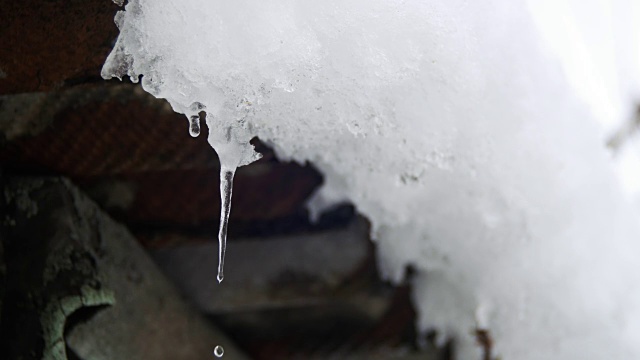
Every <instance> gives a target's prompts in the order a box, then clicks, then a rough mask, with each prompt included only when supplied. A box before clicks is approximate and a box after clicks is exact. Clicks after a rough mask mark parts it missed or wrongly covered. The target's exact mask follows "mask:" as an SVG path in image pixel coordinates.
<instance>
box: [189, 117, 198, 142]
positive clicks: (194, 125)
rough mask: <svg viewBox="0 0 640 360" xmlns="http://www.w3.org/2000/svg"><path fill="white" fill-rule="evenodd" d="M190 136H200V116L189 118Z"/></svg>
mask: <svg viewBox="0 0 640 360" xmlns="http://www.w3.org/2000/svg"><path fill="white" fill-rule="evenodd" d="M189 135H191V136H192V137H197V136H198V135H200V116H199V115H192V116H191V117H190V118H189Z"/></svg>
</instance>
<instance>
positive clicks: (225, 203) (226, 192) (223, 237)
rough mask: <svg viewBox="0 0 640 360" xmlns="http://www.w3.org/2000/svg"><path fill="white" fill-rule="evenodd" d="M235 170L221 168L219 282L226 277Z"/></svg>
mask: <svg viewBox="0 0 640 360" xmlns="http://www.w3.org/2000/svg"><path fill="white" fill-rule="evenodd" d="M235 172H236V170H235V168H234V169H233V170H231V169H229V168H228V167H225V166H222V167H221V169H220V200H221V202H220V204H221V206H220V230H219V231H218V283H221V282H222V280H223V279H224V255H225V253H226V251H227V227H228V225H229V212H230V211H231V193H232V190H233V175H234V174H235Z"/></svg>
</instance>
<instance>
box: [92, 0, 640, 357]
mask: <svg viewBox="0 0 640 360" xmlns="http://www.w3.org/2000/svg"><path fill="white" fill-rule="evenodd" d="M639 12H640V5H639V4H638V2H637V1H635V0H611V1H606V0H589V1H577V0H554V1H551V0H530V1H526V0H489V1H482V2H470V1H465V0H450V1H430V0H429V1H419V0H403V1H400V0H367V1H365V0H325V1H305V0H302V1H292V0H278V1H275V0H261V1H258V0H237V1H233V2H223V1H216V0H154V1H150V0H131V1H129V3H128V4H127V5H126V9H125V11H121V12H119V13H118V15H117V16H116V19H115V20H116V24H117V25H118V27H119V28H120V36H119V38H118V41H117V43H116V45H115V48H114V50H113V51H112V53H111V54H110V55H109V57H108V59H107V61H106V63H105V66H104V68H103V77H105V78H110V77H118V78H121V77H122V76H125V75H128V76H130V78H131V79H132V80H133V81H137V80H138V79H139V77H140V75H142V80H141V82H142V86H143V88H144V89H145V90H146V91H148V92H149V93H151V94H153V95H155V96H156V97H158V98H164V99H167V101H169V103H170V104H171V105H172V107H173V109H174V110H175V111H177V112H180V113H183V114H185V115H186V116H187V119H188V120H189V127H190V132H191V134H192V135H197V133H199V124H196V122H195V121H194V120H193V119H195V118H196V117H197V116H198V114H200V113H201V112H202V111H204V112H205V113H206V123H207V126H208V129H209V134H208V139H209V142H210V144H211V145H212V146H213V147H214V148H215V150H216V152H217V153H218V155H219V157H220V162H221V164H222V171H221V190H224V189H226V188H227V187H228V190H229V192H228V200H230V197H231V191H230V190H231V182H232V179H233V173H234V171H235V169H236V167H238V166H242V165H245V164H248V163H250V162H251V161H253V160H255V159H256V158H257V157H256V154H255V152H254V151H253V148H252V146H251V145H250V144H249V140H250V139H251V138H252V137H253V136H259V137H260V139H262V140H264V141H268V142H270V143H271V144H272V145H273V146H274V148H275V149H276V152H277V154H278V156H280V157H281V158H282V159H294V160H296V161H300V162H304V161H310V162H312V163H313V164H315V165H316V166H317V167H318V168H319V169H320V170H321V171H322V172H323V173H324V175H325V185H324V187H323V189H322V190H321V191H320V192H319V193H318V194H316V196H315V198H314V199H313V200H312V201H311V203H310V204H311V206H312V209H311V210H312V211H315V212H317V211H319V210H320V209H318V206H325V205H326V204H330V203H332V202H333V201H337V200H340V199H349V200H350V201H352V202H353V203H354V204H355V205H356V206H357V208H358V211H360V212H361V213H363V214H364V215H366V216H367V217H368V218H369V219H370V220H371V222H372V225H373V230H372V235H373V237H374V238H375V239H376V242H377V247H378V249H379V253H380V258H379V262H380V266H381V269H382V272H383V274H384V275H385V276H386V277H388V278H389V279H391V280H395V281H397V280H399V279H401V278H402V277H403V276H404V272H405V268H406V266H407V265H412V266H413V268H414V269H416V273H417V275H416V277H415V278H414V279H413V282H414V288H415V291H414V301H415V304H416V307H417V308H418V311H419V321H418V324H417V326H418V327H419V329H421V330H427V329H431V328H435V329H437V330H438V331H439V333H440V334H442V336H455V337H456V338H457V345H458V347H457V354H458V356H459V359H479V358H480V355H481V349H479V348H478V347H477V345H476V344H475V339H474V335H473V332H474V329H478V328H479V329H485V330H487V331H489V332H490V333H491V335H492V337H493V338H494V339H495V354H496V355H499V356H501V358H502V359H505V360H510V359H517V360H532V359H565V360H577V359H640V241H639V239H640V236H639V235H640V229H639V228H640V226H639V225H640V224H639V222H638V215H637V212H636V210H635V208H634V207H633V206H632V204H631V201H630V198H631V195H633V194H636V193H634V186H633V182H634V180H633V179H634V178H633V174H634V171H632V166H635V165H637V164H638V163H637V162H636V163H635V165H633V164H634V162H633V158H634V157H633V156H631V157H630V158H629V156H619V157H618V159H627V160H620V161H618V160H615V161H612V155H611V153H610V152H609V151H608V150H607V149H606V148H605V146H604V144H605V142H606V140H607V139H608V137H609V136H611V134H612V133H613V132H615V129H617V128H619V127H621V126H622V124H623V123H624V122H626V121H630V119H631V118H632V116H633V114H634V111H635V109H634V104H633V102H634V101H640V91H638V90H639V88H640V87H639V85H640V76H639V74H640V42H639V41H640V36H639V34H640V31H639V29H638V27H639V25H637V24H638V23H640V15H639ZM634 19H636V20H637V21H636V22H634ZM194 124H195V125H194ZM627 152H628V151H627ZM633 152H634V151H631V153H633ZM635 158H637V156H635ZM628 159H631V160H629V161H630V162H629V161H628ZM616 161H617V162H616ZM629 164H632V166H629ZM616 169H621V170H620V171H619V172H620V173H621V174H622V175H625V174H629V173H630V174H631V175H630V176H627V175H625V176H624V177H623V179H626V183H627V184H628V185H629V184H630V185H629V186H626V187H623V186H622V185H621V181H620V178H621V177H620V176H618V172H617V170H616ZM635 173H637V170H635ZM629 179H631V180H629ZM636 179H637V177H636ZM637 188H638V186H637V184H636V189H637ZM625 189H626V190H625ZM222 196H223V209H222V211H221V222H222V223H225V221H226V215H227V214H228V211H229V207H228V206H229V202H228V201H225V200H226V196H227V195H225V192H224V191H223V195H222ZM225 226H226V225H225ZM223 233H224V229H223V227H222V226H221V235H220V240H221V241H220V246H221V251H220V254H221V256H222V255H223V254H224V241H223V240H224V234H223ZM221 259H222V258H221ZM220 266H221V267H222V261H221V262H220Z"/></svg>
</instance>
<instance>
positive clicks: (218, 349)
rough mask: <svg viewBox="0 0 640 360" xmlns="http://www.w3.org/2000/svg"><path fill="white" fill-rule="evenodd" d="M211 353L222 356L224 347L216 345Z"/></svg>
mask: <svg viewBox="0 0 640 360" xmlns="http://www.w3.org/2000/svg"><path fill="white" fill-rule="evenodd" d="M213 355H215V356H216V357H219V358H220V357H222V355H224V349H223V348H222V346H220V345H217V346H216V347H215V349H213Z"/></svg>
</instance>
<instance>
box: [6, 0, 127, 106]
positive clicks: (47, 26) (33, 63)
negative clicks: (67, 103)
mask: <svg viewBox="0 0 640 360" xmlns="http://www.w3.org/2000/svg"><path fill="white" fill-rule="evenodd" d="M118 9H119V7H118V6H117V5H116V4H114V3H113V2H112V1H108V0H68V1H56V0H24V1H3V2H2V10H1V11H0V38H1V39H2V46H1V47H0V95H4V94H16V93H23V92H34V91H47V90H52V89H57V88H60V87H63V86H65V84H67V85H68V84H74V83H82V82H86V81H95V80H98V79H100V69H101V67H102V63H103V62H104V60H105V59H106V57H107V55H108V54H109V52H110V51H111V48H112V46H113V43H114V41H115V39H116V37H117V36H118V29H117V27H116V25H115V23H114V22H113V17H114V15H115V13H116V12H117V11H118Z"/></svg>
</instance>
